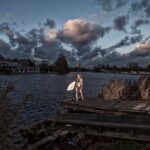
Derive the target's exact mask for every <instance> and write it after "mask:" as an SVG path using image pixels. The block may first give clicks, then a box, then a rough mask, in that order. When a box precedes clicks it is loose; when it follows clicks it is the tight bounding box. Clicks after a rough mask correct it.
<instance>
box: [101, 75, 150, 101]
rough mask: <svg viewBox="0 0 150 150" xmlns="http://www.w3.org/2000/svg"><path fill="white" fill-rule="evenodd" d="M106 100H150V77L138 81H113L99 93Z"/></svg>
mask: <svg viewBox="0 0 150 150" xmlns="http://www.w3.org/2000/svg"><path fill="white" fill-rule="evenodd" d="M98 97H100V98H102V99H104V100H150V76H143V77H140V78H139V79H138V80H136V81H135V80H134V81H131V80H112V81H110V83H108V85H106V87H104V88H103V89H102V90H101V91H100V92H99V93H98Z"/></svg>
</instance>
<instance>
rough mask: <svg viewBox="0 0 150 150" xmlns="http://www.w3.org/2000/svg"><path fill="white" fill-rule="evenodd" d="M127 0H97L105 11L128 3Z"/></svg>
mask: <svg viewBox="0 0 150 150" xmlns="http://www.w3.org/2000/svg"><path fill="white" fill-rule="evenodd" d="M126 2H127V1H126V0H96V3H97V4H98V5H99V6H101V7H102V9H103V10H105V11H112V10H115V9H117V8H119V7H122V6H124V5H125V4H126Z"/></svg>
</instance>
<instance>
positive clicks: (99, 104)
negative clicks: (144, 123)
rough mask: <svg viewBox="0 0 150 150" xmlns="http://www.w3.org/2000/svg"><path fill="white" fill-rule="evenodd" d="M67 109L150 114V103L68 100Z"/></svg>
mask: <svg viewBox="0 0 150 150" xmlns="http://www.w3.org/2000/svg"><path fill="white" fill-rule="evenodd" d="M63 106H64V108H65V109H71V110H75V111H77V110H79V111H87V112H95V113H101V112H103V111H108V112H122V113H141V114H149V111H150V103H149V102H142V101H104V100H100V99H98V98H87V99H86V100H85V101H78V102H75V101H73V100H67V101H64V102H63Z"/></svg>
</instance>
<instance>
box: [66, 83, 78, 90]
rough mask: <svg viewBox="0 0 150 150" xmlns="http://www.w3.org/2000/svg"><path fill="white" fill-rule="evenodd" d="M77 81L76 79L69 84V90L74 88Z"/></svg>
mask: <svg viewBox="0 0 150 150" xmlns="http://www.w3.org/2000/svg"><path fill="white" fill-rule="evenodd" d="M75 83H76V82H75V81H73V82H71V83H70V84H69V85H68V87H67V91H72V90H74V87H75Z"/></svg>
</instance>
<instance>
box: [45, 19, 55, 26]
mask: <svg viewBox="0 0 150 150" xmlns="http://www.w3.org/2000/svg"><path fill="white" fill-rule="evenodd" d="M44 25H45V26H47V27H49V28H55V26H56V23H55V21H54V20H53V19H47V20H46V22H45V23H44Z"/></svg>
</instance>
